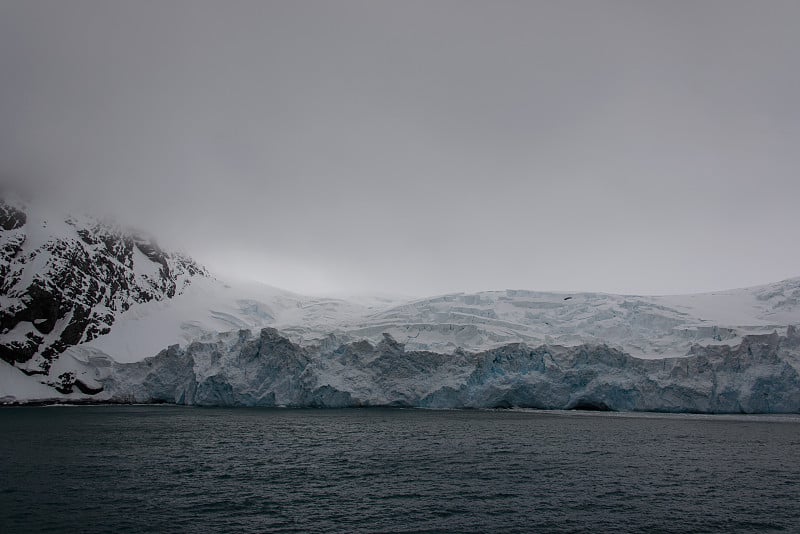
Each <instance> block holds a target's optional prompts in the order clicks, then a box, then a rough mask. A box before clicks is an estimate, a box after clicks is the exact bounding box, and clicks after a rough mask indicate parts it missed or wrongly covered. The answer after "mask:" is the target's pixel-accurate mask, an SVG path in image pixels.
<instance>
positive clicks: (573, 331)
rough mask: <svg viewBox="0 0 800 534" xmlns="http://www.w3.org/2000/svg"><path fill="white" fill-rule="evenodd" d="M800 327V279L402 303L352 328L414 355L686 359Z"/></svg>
mask: <svg viewBox="0 0 800 534" xmlns="http://www.w3.org/2000/svg"><path fill="white" fill-rule="evenodd" d="M798 323H800V278H794V279H791V280H785V281H782V282H777V283H774V284H770V285H766V286H760V287H754V288H747V289H736V290H731V291H722V292H715V293H708V294H699V295H682V296H668V297H647V296H633V295H609V294H601V293H544V292H535V291H520V290H507V291H491V292H483V293H476V294H452V295H444V296H440V297H436V298H430V299H422V300H417V301H413V302H408V303H404V304H402V305H400V306H396V307H392V308H390V309H387V310H382V311H379V312H377V313H374V314H371V315H370V316H368V317H366V318H364V319H362V320H361V321H360V322H356V323H349V324H347V326H346V328H345V330H346V331H347V333H348V334H349V335H351V336H353V337H355V338H358V337H362V336H363V337H367V338H370V339H376V338H377V336H380V334H382V333H384V332H388V333H390V334H391V335H392V336H393V337H394V338H395V339H397V340H398V341H400V342H402V343H404V344H406V346H408V347H409V348H410V349H418V350H438V351H450V350H453V349H455V348H457V347H463V348H467V349H489V348H493V347H498V346H501V345H503V344H507V343H515V342H519V341H524V342H526V343H529V344H531V345H536V344H541V343H551V344H553V343H555V344H560V345H579V344H583V343H605V344H608V345H610V346H613V347H616V348H618V349H620V350H623V351H625V352H626V353H628V354H631V355H633V356H636V357H640V358H663V357H675V356H685V355H686V354H687V352H688V351H689V349H690V348H691V347H692V345H694V344H696V343H699V344H704V345H705V344H712V345H713V344H726V345H735V344H738V343H739V342H741V340H742V337H743V336H745V335H748V334H763V333H770V332H773V331H777V332H781V333H782V332H785V331H786V327H787V326H788V325H791V324H798Z"/></svg>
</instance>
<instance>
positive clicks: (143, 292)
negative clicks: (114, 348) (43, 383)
mask: <svg viewBox="0 0 800 534" xmlns="http://www.w3.org/2000/svg"><path fill="white" fill-rule="evenodd" d="M205 275H206V272H205V270H204V269H203V267H201V266H200V265H198V264H197V263H195V262H194V261H193V260H192V259H190V258H188V257H186V256H183V255H181V254H174V253H168V252H165V251H163V250H161V249H160V248H159V247H158V245H157V244H156V243H155V241H154V240H152V239H151V238H148V237H146V236H142V235H137V234H136V233H132V232H129V231H126V230H123V229H121V228H119V227H118V226H116V225H114V224H106V223H103V222H101V221H98V220H96V219H93V218H90V217H74V216H58V215H55V214H53V213H45V212H43V211H42V210H41V209H40V208H37V209H34V208H33V207H31V206H29V205H27V204H26V203H24V202H22V201H20V200H18V199H12V198H9V197H8V196H6V197H5V198H0V358H2V359H3V360H5V361H6V362H8V363H11V364H13V365H15V366H16V367H18V368H19V369H21V370H22V371H24V372H26V373H27V374H45V373H47V372H48V370H49V368H50V366H51V364H52V362H53V360H54V359H55V358H56V357H57V356H58V355H59V354H60V353H62V352H63V351H64V350H65V349H66V348H67V347H69V346H72V345H76V344H78V343H81V342H84V341H89V340H91V339H93V338H95V337H97V336H99V335H102V334H104V333H107V332H108V331H109V330H110V328H111V325H112V324H113V323H114V321H115V318H116V317H117V316H118V315H119V314H121V313H124V312H125V311H126V310H128V308H129V307H130V306H131V305H132V304H134V303H141V302H148V301H151V300H163V299H169V298H172V297H174V296H175V295H176V294H179V293H180V292H181V291H183V289H184V288H185V287H186V286H187V285H188V284H190V283H191V280H192V278H193V277H196V276H205Z"/></svg>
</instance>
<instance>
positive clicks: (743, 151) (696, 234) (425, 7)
mask: <svg viewBox="0 0 800 534" xmlns="http://www.w3.org/2000/svg"><path fill="white" fill-rule="evenodd" d="M798 20H800V3H797V2H792V1H789V2H780V1H767V2H752V1H734V0H724V1H697V2H671V1H655V2H634V1H607V0H600V1H589V0H586V1H570V0H567V1H562V2H544V1H543V2H527V1H525V2H523V1H519V2H516V1H493V2H473V1H466V0H459V1H402V2H399V1H393V2H383V1H366V0H365V1H351V0H343V1H333V2H332V1H303V2H289V1H287V2H266V1H227V2H216V1H203V0H187V1H163V2H162V1H156V0H152V1H151V0H143V1H136V2H126V1H109V0H102V1H76V0H53V1H43V0H42V1H40V0H35V1H23V0H20V1H16V0H0V73H2V74H1V75H0V80H1V81H0V177H1V179H2V180H3V182H4V183H13V184H16V185H17V186H25V187H27V188H29V189H33V190H34V191H35V192H36V193H37V194H39V195H43V196H47V197H49V198H50V199H56V200H57V201H58V202H59V203H61V204H63V206H64V207H65V208H68V209H83V210H90V211H93V212H95V213H98V214H101V215H103V214H112V215H113V216H115V217H116V218H118V219H119V220H120V221H122V222H123V223H125V224H129V225H133V226H136V227H139V228H142V229H144V230H146V231H148V232H151V233H152V234H154V235H156V236H158V238H159V239H160V241H161V243H162V245H163V246H165V247H168V248H176V249H180V250H183V251H186V252H188V253H190V254H192V255H193V256H195V257H196V258H197V259H198V260H199V261H201V262H203V263H205V264H206V265H207V266H208V267H209V268H210V269H211V270H212V271H214V272H217V273H220V274H221V275H223V276H236V277H243V278H250V277H252V278H256V279H258V280H261V281H263V282H266V283H269V284H272V285H275V286H279V287H284V288H287V289H292V290H295V291H300V292H306V293H374V292H378V293H391V294H409V295H424V294H434V293H443V292H449V291H476V290H484V289H505V288H526V289H540V290H593V291H606V292H622V293H651V294H655V293H683V292H694V291H708V290H716V289H722V288H729V287H742V286H747V285H754V284H759V283H766V282H770V281H774V280H779V279H782V278H787V277H792V276H798V275H800V248H799V247H797V246H796V245H795V241H794V238H795V234H796V232H797V229H798V228H800V210H798V209H797V198H798V194H800V179H799V177H798V171H797V169H798V168H800V104H799V103H798V97H797V95H799V94H800V59H799V58H800V54H798V53H797V51H798V50H800V32H798V31H797V21H798Z"/></svg>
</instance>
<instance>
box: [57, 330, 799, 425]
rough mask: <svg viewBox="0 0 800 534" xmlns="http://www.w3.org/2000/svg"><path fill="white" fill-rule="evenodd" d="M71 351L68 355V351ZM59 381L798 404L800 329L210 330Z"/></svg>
mask: <svg viewBox="0 0 800 534" xmlns="http://www.w3.org/2000/svg"><path fill="white" fill-rule="evenodd" d="M76 361H77V360H76ZM81 366H82V367H81V369H82V370H81V371H80V372H79V376H78V377H77V379H74V380H73V383H72V385H71V386H68V387H67V389H69V391H68V393H70V394H72V395H76V397H75V398H80V397H81V395H83V397H84V398H85V397H86V395H84V394H83V392H84V391H85V390H87V389H102V391H101V392H99V393H96V394H94V396H93V397H92V398H95V399H96V400H103V401H114V402H167V403H177V404H186V405H199V406H298V407H348V406H405V407H424V408H498V407H501V408H502V407H529V408H541V409H595V410H620V411H662V412H696V413H798V412H800V374H799V373H800V334H798V331H797V330H796V329H795V328H794V327H790V328H789V329H788V330H787V335H779V334H777V333H773V334H767V335H750V336H745V337H744V339H743V340H742V341H741V343H739V344H738V345H736V346H733V347H731V346H727V345H722V346H719V345H718V346H713V345H712V346H700V345H696V346H694V347H693V349H692V351H691V354H690V355H689V356H686V357H684V358H663V359H658V360H644V359H639V358H634V357H632V356H630V355H628V354H625V353H623V352H621V351H619V350H617V349H614V348H611V347H608V346H605V345H578V346H572V347H565V346H559V345H540V346H537V347H531V346H528V345H526V344H523V343H515V344H509V345H505V346H502V347H498V348H494V349H491V350H487V351H482V352H466V351H463V350H457V351H454V352H452V353H449V354H443V353H436V352H428V351H414V350H411V351H409V350H407V349H406V347H405V346H403V345H402V344H401V343H398V342H397V341H396V340H394V339H393V338H392V337H391V336H389V335H388V334H387V335H385V336H383V339H382V340H381V341H380V342H379V343H376V344H372V343H370V342H368V341H357V342H353V343H346V344H341V345H329V346H324V345H314V346H302V345H298V344H296V343H294V342H292V341H291V340H290V339H289V338H287V337H285V336H283V335H281V334H280V332H278V331H277V330H275V329H272V328H265V329H262V330H261V331H260V332H259V333H258V334H253V333H252V332H251V331H249V330H240V331H238V332H229V333H224V334H219V335H218V336H216V338H215V339H213V340H209V341H205V342H194V343H191V344H189V345H187V346H186V347H179V346H177V345H175V346H172V347H170V348H168V349H166V350H163V351H162V352H160V353H159V354H158V355H156V356H154V357H152V358H147V359H145V360H144V361H141V362H136V363H130V364H120V363H116V362H113V361H111V360H110V359H107V358H104V357H94V358H88V359H86V360H84V361H82V362H81Z"/></svg>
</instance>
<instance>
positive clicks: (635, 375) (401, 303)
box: [0, 198, 800, 413]
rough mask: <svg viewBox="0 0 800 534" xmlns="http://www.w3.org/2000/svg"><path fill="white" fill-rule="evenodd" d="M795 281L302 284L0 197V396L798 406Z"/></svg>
mask: <svg viewBox="0 0 800 534" xmlns="http://www.w3.org/2000/svg"><path fill="white" fill-rule="evenodd" d="M798 324H800V278H793V279H788V280H783V281H780V282H775V283H772V284H767V285H763V286H758V287H751V288H744V289H733V290H728V291H717V292H713V293H706V294H696V295H677V296H640V295H612V294H604V293H574V292H560V293H556V292H549V293H548V292H537V291H528V290H517V289H508V290H504V291H486V292H481V293H472V294H470V293H454V294H447V295H438V296H434V297H424V298H401V297H397V298H395V297H359V298H353V297H344V298H332V297H318V296H306V295H299V294H296V293H292V292H289V291H285V290H282V289H278V288H275V287H271V286H268V285H265V284H262V283H257V282H252V281H232V280H224V279H220V278H217V277H215V276H214V275H213V274H211V273H209V272H208V271H207V270H206V269H205V267H203V266H201V265H199V264H198V263H196V262H195V261H194V260H193V259H192V258H190V257H188V256H186V255H183V254H179V253H174V252H168V251H163V250H161V249H160V248H159V247H158V245H156V243H155V241H154V240H153V239H152V238H146V237H142V236H141V235H139V234H137V233H135V232H130V231H127V230H124V229H122V228H119V227H117V226H115V225H113V224H110V223H102V222H100V221H97V220H96V219H93V218H91V217H88V216H86V217H83V216H82V217H76V216H73V215H61V214H58V213H54V212H51V211H48V210H46V209H43V208H42V207H41V206H30V205H28V204H26V203H25V202H22V201H19V200H11V201H9V200H4V199H3V198H0V404H19V403H31V402H169V403H178V404H187V405H226V406H227V405H231V406H320V407H336V406H412V407H424V408H497V407H532V408H554V409H556V408H557V409H573V408H580V409H608V410H655V411H685V412H703V413H718V412H726V413H729V412H733V413H738V412H744V413H767V412H770V413H773V412H795V413H796V412H800V402H798V389H799V388H798V381H797V372H798V369H800V366H798V357H799V356H798V354H800V350H798V346H797V337H798V334H797V329H796V325H798Z"/></svg>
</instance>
